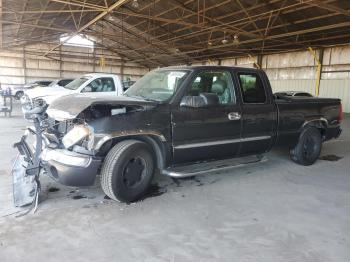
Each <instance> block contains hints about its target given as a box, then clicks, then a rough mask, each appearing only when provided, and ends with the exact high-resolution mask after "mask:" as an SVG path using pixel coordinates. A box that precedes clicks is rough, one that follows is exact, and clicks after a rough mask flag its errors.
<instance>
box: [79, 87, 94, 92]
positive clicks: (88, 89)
mask: <svg viewBox="0 0 350 262" xmlns="http://www.w3.org/2000/svg"><path fill="white" fill-rule="evenodd" d="M81 92H82V93H91V92H92V87H91V86H86V87H84V89H83V90H82V91H81Z"/></svg>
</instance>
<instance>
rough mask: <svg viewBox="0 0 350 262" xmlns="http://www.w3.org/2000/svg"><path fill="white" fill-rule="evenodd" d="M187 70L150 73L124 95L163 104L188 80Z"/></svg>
mask: <svg viewBox="0 0 350 262" xmlns="http://www.w3.org/2000/svg"><path fill="white" fill-rule="evenodd" d="M188 72H189V71H186V70H155V71H152V72H149V73H148V74H146V75H145V76H143V77H142V78H141V79H139V80H138V81H136V83H135V84H134V85H133V86H131V87H130V88H129V89H128V90H127V91H126V92H125V93H124V94H125V95H126V96H130V97H138V98H142V99H145V100H152V101H158V102H163V101H166V100H168V99H170V98H171V97H172V96H173V95H174V93H175V92H176V90H177V88H178V87H179V86H180V85H181V83H182V82H183V81H184V79H185V78H186V75H187V74H188Z"/></svg>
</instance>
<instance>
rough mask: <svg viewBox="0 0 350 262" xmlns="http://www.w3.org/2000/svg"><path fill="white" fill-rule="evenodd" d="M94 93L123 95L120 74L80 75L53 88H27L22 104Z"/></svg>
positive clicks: (46, 101)
mask: <svg viewBox="0 0 350 262" xmlns="http://www.w3.org/2000/svg"><path fill="white" fill-rule="evenodd" d="M79 93H94V95H95V96H96V95H98V94H100V93H103V94H105V95H108V94H110V95H113V96H117V95H122V94H123V87H122V83H121V81H120V78H119V76H117V75H113V74H101V73H93V74H86V75H83V76H82V77H79V78H77V79H75V80H73V81H72V82H70V83H69V84H67V85H66V86H64V87H62V86H57V85H56V86H55V87H52V88H39V87H38V88H34V89H31V90H27V91H26V92H25V95H24V97H23V99H22V104H27V103H32V102H33V101H34V100H38V99H40V100H44V101H45V103H46V104H50V103H51V102H52V101H53V100H55V99H57V98H59V97H62V96H66V95H71V94H79Z"/></svg>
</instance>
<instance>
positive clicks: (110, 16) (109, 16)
mask: <svg viewBox="0 0 350 262" xmlns="http://www.w3.org/2000/svg"><path fill="white" fill-rule="evenodd" d="M107 19H108V20H109V21H114V20H115V18H114V16H112V15H108V16H107Z"/></svg>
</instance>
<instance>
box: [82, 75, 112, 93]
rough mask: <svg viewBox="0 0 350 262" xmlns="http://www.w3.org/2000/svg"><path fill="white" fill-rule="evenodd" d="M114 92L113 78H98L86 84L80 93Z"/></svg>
mask: <svg viewBox="0 0 350 262" xmlns="http://www.w3.org/2000/svg"><path fill="white" fill-rule="evenodd" d="M113 91H115V85H114V81H113V78H111V77H105V78H98V79H95V80H94V81H92V82H91V83H90V84H88V85H87V86H86V87H85V88H84V89H83V91H82V92H85V93H86V92H93V93H95V92H113Z"/></svg>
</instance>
